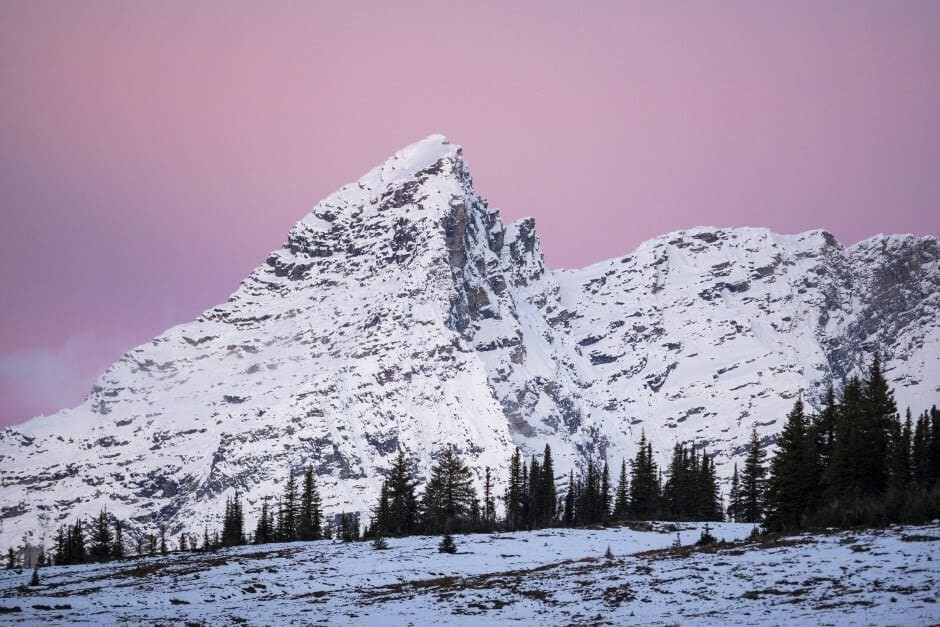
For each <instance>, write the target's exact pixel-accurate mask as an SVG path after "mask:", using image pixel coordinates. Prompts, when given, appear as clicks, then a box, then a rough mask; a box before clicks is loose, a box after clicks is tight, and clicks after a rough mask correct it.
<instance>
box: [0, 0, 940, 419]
mask: <svg viewBox="0 0 940 627" xmlns="http://www.w3.org/2000/svg"><path fill="white" fill-rule="evenodd" d="M0 94H2V96H0V212H2V213H0V225H2V228H0V281H2V290H3V291H2V300H0V426H2V425H9V424H15V423H19V422H22V421H24V420H26V419H28V418H29V417H31V416H34V415H38V414H40V413H47V414H48V413H52V412H54V411H57V410H59V409H61V408H63V407H67V406H71V405H75V404H77V403H79V402H81V400H82V399H83V398H84V396H85V395H86V394H87V393H88V391H89V390H90V388H91V385H92V383H93V381H94V379H95V378H96V377H97V376H98V375H99V374H100V373H102V372H103V371H104V370H105V368H106V367H107V366H108V365H109V364H110V363H111V362H112V361H114V360H115V359H117V358H118V357H119V356H120V355H121V354H122V353H123V352H124V351H126V350H128V349H130V348H131V347H133V346H135V345H137V344H140V343H143V342H146V341H148V340H149V339H150V338H152V337H154V336H155V335H157V334H158V333H160V332H162V331H163V330H165V329H166V328H168V327H170V326H172V325H174V324H179V323H183V322H187V321H189V320H191V319H193V318H195V317H196V316H197V315H198V314H199V313H201V312H202V311H203V310H205V309H207V308H209V307H212V306H213V305H215V304H217V303H219V302H222V301H224V300H225V299H226V298H227V297H228V295H229V294H230V293H231V292H232V291H234V289H235V288H236V287H237V285H238V283H239V281H240V280H241V279H242V278H243V277H244V276H246V275H247V274H248V273H249V272H250V271H251V270H252V269H253V268H254V267H256V266H257V265H259V264H260V263H261V262H262V261H263V260H264V259H265V257H266V256H267V254H268V252H269V251H271V250H273V249H275V248H277V247H279V246H280V245H281V244H282V243H283V241H284V239H285V237H286V234H287V231H288V230H289V228H290V226H291V225H292V224H293V223H294V222H295V221H297V220H299V219H300V218H301V217H302V216H303V215H304V214H305V213H306V212H307V211H309V210H310V209H311V208H312V207H313V206H314V205H315V204H316V203H317V201H319V200H320V199H321V198H323V197H325V196H326V195H328V194H329V193H331V192H332V191H334V190H335V189H337V188H338V187H340V186H341V185H343V184H345V183H347V182H350V181H354V180H356V179H357V178H359V176H360V175H361V174H363V173H364V172H365V171H367V170H368V169H369V168H371V167H373V166H374V165H377V164H379V163H381V162H382V161H384V160H385V158H387V157H388V156H389V155H391V154H392V153H393V152H394V151H395V150H397V149H399V148H401V147H403V146H405V145H407V144H409V143H411V142H414V141H417V140H419V139H421V138H423V137H425V136H427V135H429V134H432V133H438V132H439V133H443V134H445V135H447V136H448V137H449V138H450V139H451V140H452V141H454V142H456V143H459V144H461V145H462V146H463V147H464V154H465V156H466V158H467V160H468V162H469V163H470V166H471V169H472V172H473V176H474V181H475V185H476V188H477V191H478V192H479V193H481V194H482V195H483V196H485V197H486V198H487V199H488V200H489V201H490V204H491V206H494V207H497V208H499V209H500V210H501V213H502V215H503V217H504V219H505V220H507V221H509V220H514V219H517V218H519V217H523V216H534V217H535V219H536V224H537V229H538V233H539V236H540V238H541V241H542V245H543V248H544V251H545V256H546V259H547V261H548V263H549V265H550V266H552V267H556V268H558V267H578V266H583V265H586V264H589V263H591V262H595V261H599V260H602V259H605V258H609V257H615V256H620V255H623V254H626V253H628V252H630V251H631V250H633V249H634V248H635V247H636V246H637V245H638V244H640V243H641V242H643V241H645V240H647V239H649V238H652V237H656V236H658V235H661V234H664V233H667V232H669V231H673V230H677V229H682V228H688V227H692V226H697V225H715V226H765V227H769V228H771V229H774V230H776V231H779V232H784V233H793V232H800V231H804V230H808V229H813V228H825V229H827V230H829V231H831V232H832V233H834V234H835V235H836V237H837V238H838V239H839V240H840V241H841V242H843V243H844V244H851V243H854V242H857V241H859V240H861V239H864V238H867V237H870V236H872V235H875V234H877V233H893V232H898V233H915V234H919V235H937V234H938V233H940V175H938V173H940V121H938V118H940V3H938V2H906V1H903V0H895V1H885V2H875V3H870V2H865V1H862V0H851V1H846V2H841V1H836V0H828V1H826V2H802V1H799V0H796V1H788V2H771V1H767V2H759V3H755V2H703V3H688V2H649V3H643V2H601V1H594V2H592V1H587V0H585V1H579V2H552V1H544V0H538V1H536V0H533V1H522V0H518V1H512V2H507V1H501V2H488V1H480V2H472V3H455V2H433V3H432V2H427V3H413V2H395V3H387V2H363V1H358V0H352V1H349V2H336V3H330V2H237V1H226V2H208V1H205V0H195V1H194V0H187V1H185V2H177V1H175V0H167V1H163V2H158V3H157V2H155V3H140V2H123V1H116V2H99V1H96V0H85V1H83V2H71V3H67V2H53V1H46V0H29V1H24V2H21V1H19V0H2V1H0Z"/></svg>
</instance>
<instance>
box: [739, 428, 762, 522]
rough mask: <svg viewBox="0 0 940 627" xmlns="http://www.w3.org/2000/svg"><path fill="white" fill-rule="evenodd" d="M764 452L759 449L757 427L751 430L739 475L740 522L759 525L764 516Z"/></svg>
mask: <svg viewBox="0 0 940 627" xmlns="http://www.w3.org/2000/svg"><path fill="white" fill-rule="evenodd" d="M766 456H767V453H766V451H764V449H763V448H761V445H760V439H759V438H758V437H757V427H753V428H752V429H751V442H750V445H749V446H748V452H747V457H746V458H745V460H744V472H742V473H741V522H747V523H759V522H760V521H761V519H762V518H763V514H764V490H765V489H766V479H765V477H766V476H767V469H766V467H765V466H764V460H765V458H766Z"/></svg>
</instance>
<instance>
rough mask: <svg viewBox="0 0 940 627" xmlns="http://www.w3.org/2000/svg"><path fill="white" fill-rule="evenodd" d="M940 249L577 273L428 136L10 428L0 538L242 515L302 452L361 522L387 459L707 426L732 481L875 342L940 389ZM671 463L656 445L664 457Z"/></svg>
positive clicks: (728, 249) (145, 527) (630, 446)
mask: <svg viewBox="0 0 940 627" xmlns="http://www.w3.org/2000/svg"><path fill="white" fill-rule="evenodd" d="M938 312H940V246H938V241H937V239H936V238H933V237H922V238H917V237H913V236H909V235H906V236H877V237H874V238H872V239H869V240H866V241H864V242H861V243H859V244H856V245H854V246H849V247H843V246H841V245H839V243H838V242H837V241H836V240H835V239H834V238H833V237H832V236H831V235H830V234H828V233H826V232H824V231H811V232H807V233H802V234H799V235H779V234H775V233H772V232H770V231H768V230H765V229H752V228H746V229H745V228H742V229H718V228H705V227H701V228H696V229H691V230H687V231H679V232H676V233H671V234H668V235H665V236H663V237H659V238H656V239H653V240H650V241H648V242H646V243H644V244H643V245H641V246H640V247H639V248H638V249H637V250H636V251H634V252H633V253H632V254H630V255H627V256H626V257H623V258H620V259H612V260H609V261H605V262H601V263H598V264H595V265H593V266H590V267H588V268H585V269H583V270H563V271H552V270H550V269H548V268H547V267H546V266H545V263H544V260H543V257H542V252H541V248H540V245H539V241H538V237H537V235H536V232H535V224H534V221H533V220H532V219H525V220H521V221H519V222H515V223H512V224H508V225H507V224H504V223H503V222H502V220H501V219H500V217H499V214H498V213H497V212H496V211H495V210H492V209H490V208H489V207H488V206H487V204H486V201H485V200H483V199H482V198H481V197H480V196H478V195H477V194H476V192H475V191H474V189H473V185H472V179H471V176H470V172H469V169H468V166H467V163H466V161H465V160H464V158H463V156H462V151H461V149H460V148H459V147H458V146H456V145H454V144H452V143H449V142H448V141H447V140H446V139H445V138H444V137H442V136H440V135H434V136H431V137H429V138H427V139H425V140H423V141H421V142H418V143H416V144H414V145H411V146H409V147H407V148H405V149H403V150H401V151H400V152H398V153H396V154H395V155H394V156H393V157H391V158H390V159H389V160H388V161H386V162H385V163H384V164H383V165H381V166H379V167H377V168H375V169H373V170H372V171H370V172H369V173H367V174H366V175H365V176H363V177H362V178H361V179H360V180H359V181H357V182H356V183H353V184H350V185H347V186H345V187H343V188H342V189H340V190H339V191H337V192H336V193H334V194H333V195H331V196H329V197H328V198H326V199H325V200H323V201H322V202H320V204H318V205H317V206H316V207H315V208H314V209H313V211H312V212H311V213H309V214H308V215H307V216H305V217H304V218H303V219H302V220H300V222H298V223H297V224H295V225H294V227H293V228H292V229H291V231H290V233H289V235H288V238H287V242H286V243H285V244H284V246H283V247H282V248H280V249H278V250H276V251H274V252H273V253H272V254H271V255H270V256H269V257H268V258H267V259H266V260H265V262H264V263H263V264H262V265H261V266H260V267H258V268H257V269H256V270H255V271H253V272H252V273H251V275H250V276H248V278H246V279H245V280H244V281H242V283H241V284H240V285H239V287H238V289H237V290H236V291H235V293H234V294H232V296H231V297H230V298H229V300H228V301H227V302H226V303H224V304H222V305H219V306H218V307H215V308H213V309H210V310H208V311H206V312H205V313H203V314H202V315H201V316H200V317H199V318H197V319H196V320H195V321H193V322H191V323H188V324H183V325H180V326H176V327H173V328H171V329H169V330H168V331H166V332H165V333H163V334H162V335H160V336H159V337H157V338H155V339H154V340H153V341H151V342H149V343H147V344H144V345H142V346H139V347H137V348H135V349H133V350H131V351H129V352H128V353H127V354H125V355H124V356H123V357H122V358H121V359H120V360H118V361H117V362H116V363H114V364H113V365H112V366H111V367H110V368H109V369H108V370H107V371H106V372H105V373H104V374H103V375H102V376H101V377H100V378H99V379H98V381H97V382H96V383H95V385H94V388H93V389H92V391H91V393H90V394H89V396H88V398H87V399H86V400H85V402H84V403H82V404H81V405H80V406H78V407H76V408H73V409H68V410H64V411H62V412H59V413H58V414H55V415H52V416H46V417H40V418H35V419H33V420H31V421H29V422H27V423H25V424H23V425H20V426H17V427H14V428H8V429H6V430H4V431H2V432H0V525H2V527H0V546H2V545H3V544H4V543H6V544H7V545H9V544H11V543H13V542H20V541H21V540H22V539H23V537H24V536H26V538H27V539H28V540H29V541H31V542H33V543H35V542H37V541H39V540H42V539H43V538H45V539H46V542H47V544H48V538H49V537H50V535H51V534H52V533H53V532H54V530H55V529H56V528H57V527H58V526H59V525H60V524H61V523H62V522H64V521H65V519H66V517H68V518H69V519H72V518H74V517H75V516H77V515H85V514H88V515H90V514H95V513H97V512H98V511H99V510H100V509H101V508H103V507H106V508H107V509H108V511H109V512H111V513H113V514H114V515H116V516H117V517H119V518H122V519H126V520H128V521H130V523H131V525H130V526H131V529H130V531H131V532H132V533H134V532H144V531H146V532H149V531H152V530H153V529H154V527H155V526H156V525H157V524H159V523H161V522H165V523H167V525H168V529H169V530H170V532H172V533H174V534H175V533H177V532H179V531H180V530H181V529H183V528H184V527H185V528H187V529H189V530H190V531H197V530H200V529H201V528H202V527H203V525H204V524H209V525H212V526H216V525H217V524H218V521H219V518H220V515H221V512H222V509H223V504H224V500H225V498H226V497H227V496H230V495H231V494H232V493H233V492H234V491H235V490H238V492H239V493H240V494H241V495H243V497H244V498H245V509H246V512H248V513H249V518H251V517H253V515H254V513H255V512H256V511H257V508H258V507H260V503H261V500H262V499H263V498H264V497H266V496H269V495H275V494H277V493H278V492H279V491H280V486H281V485H282V482H283V480H284V478H285V476H286V474H287V472H288V469H289V468H291V469H293V471H294V472H299V471H300V470H301V468H302V467H304V466H306V465H307V464H313V465H314V466H315V468H316V471H317V473H318V475H319V483H320V489H321V492H322V493H323V495H324V497H325V498H324V505H325V508H326V510H327V511H328V512H338V511H361V512H366V511H368V510H369V509H370V508H371V506H372V504H373V501H374V498H375V496H376V492H377V488H378V483H379V481H380V477H381V472H382V471H383V470H384V469H385V468H387V467H388V465H389V463H390V460H391V456H393V455H394V454H396V451H397V450H398V448H399V447H401V448H403V449H404V450H405V451H407V452H408V453H409V454H411V455H413V456H415V458H416V460H417V467H418V470H419V472H421V473H427V471H428V469H429V467H430V464H431V463H432V461H433V457H434V455H435V453H436V452H437V451H439V450H440V449H441V448H442V447H445V446H449V445H453V446H456V447H457V448H458V449H459V450H460V451H461V453H462V454H463V455H464V456H465V458H466V459H467V461H468V462H469V463H470V465H471V466H472V467H474V468H476V469H477V470H479V471H482V469H483V467H484V466H487V465H488V466H491V467H493V468H494V469H495V470H497V474H502V471H503V466H504V465H505V463H506V460H507V458H508V457H509V455H510V453H511V451H512V450H513V449H514V447H516V446H519V447H521V448H522V449H523V451H524V452H525V453H527V454H529V453H533V452H535V451H541V449H542V447H543V446H544V445H545V444H546V443H549V444H551V446H552V450H553V453H554V457H555V459H556V469H557V470H558V472H559V473H562V472H563V473H565V474H567V470H568V468H569V467H570V466H571V465H572V464H574V463H577V462H579V461H580V460H583V459H584V457H586V456H591V455H593V456H598V455H606V456H607V457H608V458H609V459H610V460H611V461H612V462H613V463H615V464H616V463H619V461H620V459H621V458H622V457H624V456H632V454H633V453H634V451H635V445H636V442H637V440H638V439H639V436H640V433H641V431H644V430H645V432H646V435H647V436H648V437H650V438H651V439H652V441H653V442H654V443H655V445H656V446H657V447H658V449H659V451H660V454H661V455H662V454H663V453H665V452H666V451H667V450H668V449H670V448H671V447H672V445H673V444H674V443H675V442H676V441H690V440H695V441H696V442H699V443H701V444H703V445H706V446H707V447H708V450H709V451H711V452H713V453H716V454H717V455H718V457H717V462H718V464H719V472H720V473H721V474H722V475H723V476H727V475H728V474H730V467H731V466H730V463H729V462H730V461H732V460H734V459H739V458H740V457H741V454H742V452H743V446H744V443H745V442H746V440H747V437H748V435H749V432H750V429H751V426H752V425H757V427H758V430H759V432H760V433H761V434H762V435H763V436H765V437H767V438H768V441H769V438H770V436H772V435H773V434H775V433H776V432H777V431H778V430H779V428H780V426H781V425H782V421H783V416H784V415H785V413H786V411H787V410H788V409H789V408H790V406H791V405H792V402H793V399H794V398H795V397H796V395H798V394H800V393H803V394H804V396H805V398H807V399H808V400H809V401H810V403H811V404H812V403H813V402H814V401H815V400H816V399H817V398H818V397H819V395H820V391H821V389H822V386H824V384H825V383H824V382H825V381H826V379H827V377H832V378H833V379H834V380H836V381H837V382H839V381H841V380H842V379H844V378H845V377H846V376H849V375H851V374H853V373H860V372H862V370H863V368H864V367H865V365H866V363H867V362H868V360H869V359H870V357H871V355H872V354H873V353H874V352H875V351H880V352H882V353H883V354H884V356H885V366H886V371H887V375H888V378H889V380H890V382H891V383H892V385H894V386H895V389H896V392H897V398H898V401H899V406H901V407H902V408H903V407H906V406H908V405H909V406H911V407H912V409H914V410H915V411H919V410H921V409H923V408H926V407H927V406H929V405H930V404H932V403H936V402H937V401H938V400H940V376H938V375H940V316H938ZM661 459H664V458H663V457H661Z"/></svg>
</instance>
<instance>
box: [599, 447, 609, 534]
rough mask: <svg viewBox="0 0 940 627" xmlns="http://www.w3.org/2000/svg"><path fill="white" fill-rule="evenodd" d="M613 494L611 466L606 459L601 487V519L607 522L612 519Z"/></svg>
mask: <svg viewBox="0 0 940 627" xmlns="http://www.w3.org/2000/svg"><path fill="white" fill-rule="evenodd" d="M611 501H612V496H611V494H610V467H609V466H608V465H607V460H606V459H604V470H603V471H602V472H601V489H600V499H599V503H598V504H599V505H600V516H599V518H600V521H599V522H602V523H606V522H607V521H608V520H609V519H610V507H611Z"/></svg>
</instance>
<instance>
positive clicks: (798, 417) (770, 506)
mask: <svg viewBox="0 0 940 627" xmlns="http://www.w3.org/2000/svg"><path fill="white" fill-rule="evenodd" d="M808 435H809V434H808V433H807V428H806V416H805V414H804V411H803V401H802V400H801V399H797V401H796V402H795V403H794V405H793V409H792V410H791V411H790V413H789V414H788V415H787V423H786V425H785V426H784V428H783V432H782V433H781V434H780V437H779V438H778V439H777V453H776V455H774V458H773V460H772V461H771V463H770V479H769V480H768V482H767V525H768V527H770V528H771V529H776V530H784V529H798V528H799V527H800V526H801V524H802V521H803V516H804V515H805V514H806V512H807V510H808V506H809V502H808V495H809V494H810V493H812V490H813V486H812V485H811V481H812V472H813V467H814V463H815V462H814V460H813V459H812V457H811V455H810V453H809V446H808V445H809V437H808Z"/></svg>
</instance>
